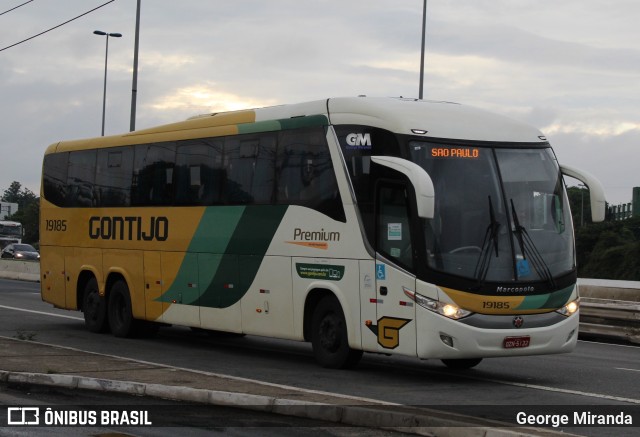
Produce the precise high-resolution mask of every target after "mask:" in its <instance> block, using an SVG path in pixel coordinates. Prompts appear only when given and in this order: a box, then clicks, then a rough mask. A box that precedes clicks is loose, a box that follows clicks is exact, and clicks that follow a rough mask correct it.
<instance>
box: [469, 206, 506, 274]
mask: <svg viewBox="0 0 640 437" xmlns="http://www.w3.org/2000/svg"><path fill="white" fill-rule="evenodd" d="M489 217H490V219H491V221H490V223H489V226H487V231H486V232H485V233H484V240H483V241H482V248H481V251H480V257H479V258H478V263H477V264H476V270H475V272H474V276H475V277H476V278H477V279H478V286H481V285H482V284H484V281H485V279H486V277H487V273H489V266H490V265H491V249H492V248H491V246H493V249H494V250H495V252H496V258H497V257H498V231H499V230H500V223H499V222H498V221H497V220H496V213H495V211H494V209H493V203H492V202H491V196H489ZM492 243H493V244H492Z"/></svg>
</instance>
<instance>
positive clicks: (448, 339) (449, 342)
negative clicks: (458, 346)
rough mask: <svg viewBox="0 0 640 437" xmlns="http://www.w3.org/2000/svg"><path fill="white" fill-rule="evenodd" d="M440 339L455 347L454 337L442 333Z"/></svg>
mask: <svg viewBox="0 0 640 437" xmlns="http://www.w3.org/2000/svg"><path fill="white" fill-rule="evenodd" d="M440 340H442V342H443V343H444V344H446V345H447V346H449V347H453V338H452V337H449V336H448V335H446V334H440Z"/></svg>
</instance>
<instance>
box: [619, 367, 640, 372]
mask: <svg viewBox="0 0 640 437" xmlns="http://www.w3.org/2000/svg"><path fill="white" fill-rule="evenodd" d="M615 369H616V370H627V371H629V372H640V369H627V368H626V367H615Z"/></svg>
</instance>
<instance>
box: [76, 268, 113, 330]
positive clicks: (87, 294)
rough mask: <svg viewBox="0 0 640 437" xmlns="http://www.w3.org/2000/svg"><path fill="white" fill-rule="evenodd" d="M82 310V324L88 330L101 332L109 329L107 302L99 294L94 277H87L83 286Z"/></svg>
mask: <svg viewBox="0 0 640 437" xmlns="http://www.w3.org/2000/svg"><path fill="white" fill-rule="evenodd" d="M82 312H83V313H84V324H85V326H86V327H87V329H88V330H89V331H90V332H97V333H102V332H107V331H108V330H109V322H108V320H107V302H106V299H105V298H104V296H100V293H99V291H98V281H96V278H91V279H89V281H88V282H87V284H86V285H85V287H84V292H83V297H82Z"/></svg>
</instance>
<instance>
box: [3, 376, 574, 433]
mask: <svg viewBox="0 0 640 437" xmlns="http://www.w3.org/2000/svg"><path fill="white" fill-rule="evenodd" d="M0 383H14V384H33V385H43V386H55V387H60V388H66V389H83V390H94V391H104V392H113V393H120V394H130V395H135V396H151V397H157V398H163V399H171V400H177V401H185V402H196V403H201V404H209V405H219V406H227V407H235V408H244V409H249V410H258V411H264V412H268V413H272V414H280V415H285V416H296V417H303V418H307V419H315V420H322V421H327V422H333V423H337V424H341V425H346V426H360V427H368V428H380V429H388V430H395V431H400V432H409V433H411V434H414V435H422V436H430V437H534V436H564V437H570V436H572V435H573V434H568V433H564V432H559V431H553V430H546V429H536V428H523V427H515V426H509V427H507V425H505V424H503V423H500V422H495V421H488V420H482V421H480V420H478V421H476V422H474V418H471V417H467V416H461V415H455V414H450V413H442V412H436V411H433V413H434V415H428V413H429V411H426V412H425V410H419V411H418V410H416V413H411V412H406V411H390V410H388V409H386V410H381V409H380V408H375V407H368V406H350V405H331V404H322V403H315V402H307V401H297V400H292V399H285V398H277V397H271V396H263V395H254V394H247V393H234V392H225V391H219V390H205V389H195V388H190V387H182V386H169V385H162V384H146V383H140V382H131V381H116V380H110V379H99V378H90V377H82V376H75V375H58V374H44V373H28V372H9V371H4V370H0ZM292 407H293V408H292ZM386 408H390V407H388V406H387V407H386ZM436 413H437V414H439V415H440V417H439V416H438V415H435V414H436ZM447 416H448V417H447ZM490 424H492V425H494V426H496V427H492V426H490ZM497 426H502V427H503V428H497Z"/></svg>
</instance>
